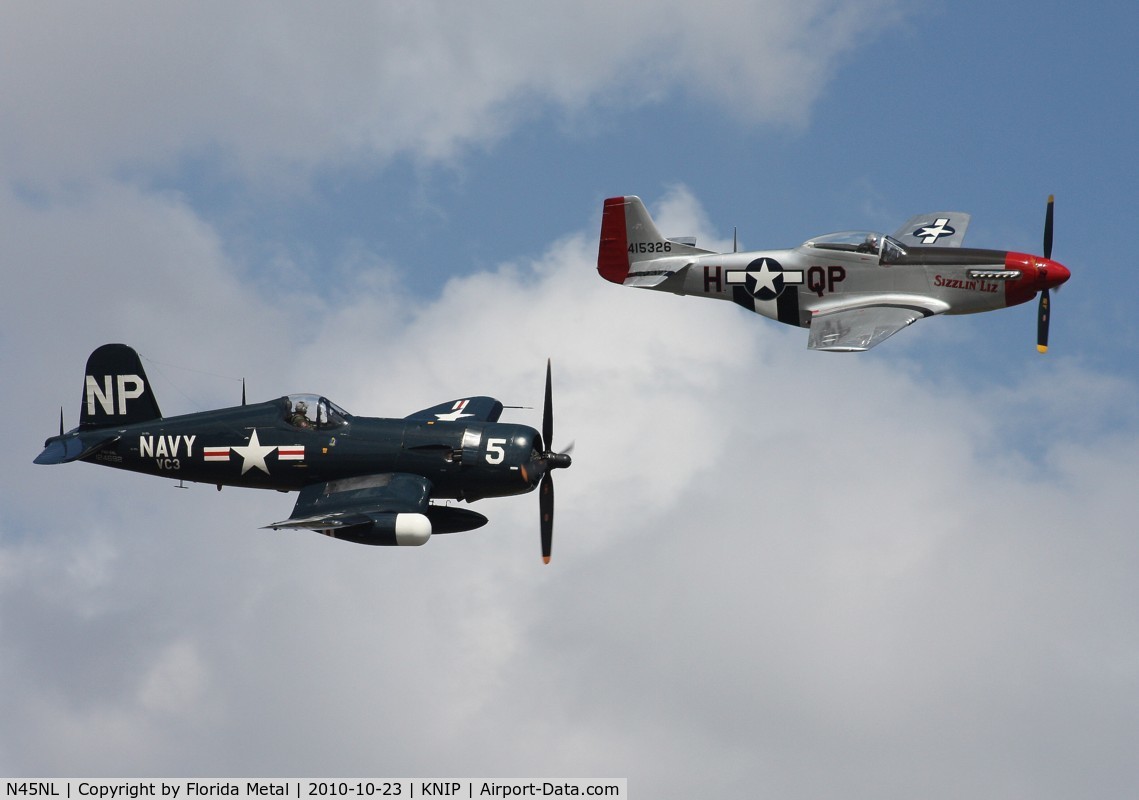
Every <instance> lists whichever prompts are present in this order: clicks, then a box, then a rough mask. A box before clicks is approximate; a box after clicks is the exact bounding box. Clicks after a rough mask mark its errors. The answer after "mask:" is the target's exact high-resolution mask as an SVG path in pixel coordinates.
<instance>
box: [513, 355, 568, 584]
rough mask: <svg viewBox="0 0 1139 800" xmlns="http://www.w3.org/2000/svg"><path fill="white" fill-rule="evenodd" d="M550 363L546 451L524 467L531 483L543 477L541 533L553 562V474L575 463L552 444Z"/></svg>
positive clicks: (544, 437)
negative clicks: (556, 450) (551, 552)
mask: <svg viewBox="0 0 1139 800" xmlns="http://www.w3.org/2000/svg"><path fill="white" fill-rule="evenodd" d="M551 372H552V370H551V367H550V360H549V359H546V397H545V402H544V403H543V405H542V451H541V452H540V453H538V454H537V457H536V458H534V459H533V460H532V461H531V462H530V464H529V468H528V469H527V468H525V467H524V468H523V470H522V477H523V478H524V479H525V480H527V481H535V480H537V479H538V477H539V476H541V479H542V482H541V483H540V484H539V486H538V511H539V513H540V515H541V517H540V523H541V527H540V532H541V535H542V562H543V563H545V564H549V563H550V551H551V549H552V548H553V544H554V478H553V475H552V474H551V473H552V472H553V470H555V469H565V468H566V467H568V466H569V465H570V464H572V463H573V459H571V458H570V456H569V450H571V449H572V448H573V445H570V447H568V448H566V452H564V453H555V452H554V448H553V446H552V445H551V441H552V440H553V438H554V397H553V395H554V392H553V379H552V377H551Z"/></svg>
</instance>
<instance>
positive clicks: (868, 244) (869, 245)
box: [858, 233, 879, 253]
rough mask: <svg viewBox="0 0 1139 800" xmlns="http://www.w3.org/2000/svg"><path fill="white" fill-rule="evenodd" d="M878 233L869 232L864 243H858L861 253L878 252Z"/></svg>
mask: <svg viewBox="0 0 1139 800" xmlns="http://www.w3.org/2000/svg"><path fill="white" fill-rule="evenodd" d="M878 245H879V242H878V234H876V233H868V234H866V239H865V240H864V241H863V242H862V244H860V245H858V252H860V253H877V252H878Z"/></svg>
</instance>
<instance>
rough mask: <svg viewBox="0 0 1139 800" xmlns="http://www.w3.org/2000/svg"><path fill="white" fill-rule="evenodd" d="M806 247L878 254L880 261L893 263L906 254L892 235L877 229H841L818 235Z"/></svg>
mask: <svg viewBox="0 0 1139 800" xmlns="http://www.w3.org/2000/svg"><path fill="white" fill-rule="evenodd" d="M803 246H804V247H817V248H819V249H820V250H843V251H845V252H848V253H866V254H868V255H877V256H878V260H879V263H882V264H891V263H893V262H895V261H897V260H898V259H900V258H902V257H903V256H904V255H905V254H906V248H905V247H903V246H902V243H901V242H899V241H898V240H897V239H895V238H894V237H892V236H887V235H886V234H884V233H877V232H875V231H841V232H839V233H828V234H827V235H826V236H816V237H815V238H814V239H811V240H809V241H807V242H804V243H803Z"/></svg>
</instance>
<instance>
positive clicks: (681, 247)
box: [597, 196, 710, 283]
mask: <svg viewBox="0 0 1139 800" xmlns="http://www.w3.org/2000/svg"><path fill="white" fill-rule="evenodd" d="M708 252H710V251H708V250H701V249H700V248H698V247H695V246H693V245H692V244H689V243H688V242H686V241H682V240H679V239H666V238H665V237H664V236H662V235H661V232H660V231H659V230H657V226H656V224H655V223H653V219H652V217H650V216H649V212H648V210H647V209H646V208H645V204H644V203H642V202H641V198H639V197H634V196H628V197H610V198H609V199H608V200H606V201H605V208H604V210H603V211H602V214H601V243H600V245H599V246H598V249H597V271H598V272H599V273H600V274H601V277H603V278H605V280H607V281H612V282H613V283H624V282H625V279H626V278H628V277H629V273H630V271H632V267H633V265H634V264H635V263H636V262H638V261H648V260H653V259H658V258H668V257H670V256H692V255H702V254H705V253H708Z"/></svg>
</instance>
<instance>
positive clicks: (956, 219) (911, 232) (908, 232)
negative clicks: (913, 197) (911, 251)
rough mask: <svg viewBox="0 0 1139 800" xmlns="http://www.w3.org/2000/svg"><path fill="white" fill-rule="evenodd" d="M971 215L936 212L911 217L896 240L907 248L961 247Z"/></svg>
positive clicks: (898, 231) (898, 233) (957, 212)
mask: <svg viewBox="0 0 1139 800" xmlns="http://www.w3.org/2000/svg"><path fill="white" fill-rule="evenodd" d="M970 219H972V217H970V215H968V214H966V213H965V212H964V211H934V212H931V213H929V214H919V215H918V216H916V217H911V218H910V219H909V220H908V221H907V222H906V224H905V225H903V226H902V227H900V228H898V230H897V231H896V232H895V233H894V238H895V239H897V240H898V241H899V242H901V243H902V244H903V245H904V246H906V247H960V246H961V242H963V241H964V240H965V229H966V228H968V227H969V220H970Z"/></svg>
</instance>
